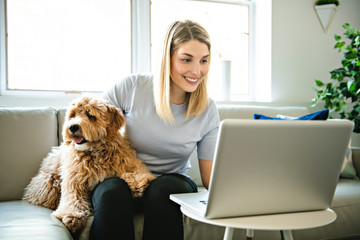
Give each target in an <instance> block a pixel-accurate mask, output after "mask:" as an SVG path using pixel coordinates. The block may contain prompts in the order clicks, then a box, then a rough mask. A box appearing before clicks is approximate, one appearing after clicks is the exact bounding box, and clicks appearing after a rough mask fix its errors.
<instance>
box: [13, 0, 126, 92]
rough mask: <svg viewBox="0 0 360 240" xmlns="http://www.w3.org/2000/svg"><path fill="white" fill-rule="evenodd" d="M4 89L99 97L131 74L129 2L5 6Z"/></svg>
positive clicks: (63, 0) (27, 1)
mask: <svg viewBox="0 0 360 240" xmlns="http://www.w3.org/2000/svg"><path fill="white" fill-rule="evenodd" d="M6 17H7V19H6V27H7V31H6V32H7V42H6V43H7V89H8V90H55V91H103V90H104V89H105V87H106V86H107V85H109V84H110V83H113V82H115V81H116V80H118V78H119V76H120V75H123V74H126V73H130V72H131V54H130V49H131V47H130V46H131V39H130V36H131V35H130V26H131V24H130V1H119V0H106V1H95V0H51V1H49V0H8V1H6Z"/></svg>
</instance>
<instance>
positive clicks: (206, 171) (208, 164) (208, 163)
mask: <svg viewBox="0 0 360 240" xmlns="http://www.w3.org/2000/svg"><path fill="white" fill-rule="evenodd" d="M212 165H213V161H212V160H201V159H199V168H200V175H201V180H202V183H203V185H204V187H205V188H206V189H208V188H209V183H210V176H211V170H212Z"/></svg>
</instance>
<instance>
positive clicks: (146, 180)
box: [132, 174, 155, 198]
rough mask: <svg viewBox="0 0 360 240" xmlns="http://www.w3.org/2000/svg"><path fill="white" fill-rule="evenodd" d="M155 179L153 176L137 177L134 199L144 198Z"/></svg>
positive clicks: (133, 192) (134, 186)
mask: <svg viewBox="0 0 360 240" xmlns="http://www.w3.org/2000/svg"><path fill="white" fill-rule="evenodd" d="M154 179H155V177H154V176H153V175H151V174H144V175H137V177H136V181H135V182H134V185H133V186H132V187H133V189H132V190H133V191H132V195H133V197H134V198H136V197H142V196H143V194H144V192H145V190H146V188H147V187H148V186H149V184H150V182H151V181H152V180H154Z"/></svg>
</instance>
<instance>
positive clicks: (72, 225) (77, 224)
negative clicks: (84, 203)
mask: <svg viewBox="0 0 360 240" xmlns="http://www.w3.org/2000/svg"><path fill="white" fill-rule="evenodd" d="M62 222H63V223H64V225H65V226H66V227H67V229H69V231H70V232H72V233H75V232H77V231H78V230H80V229H82V228H83V227H84V226H85V223H86V220H85V219H84V217H76V216H71V215H67V216H64V217H63V218H62Z"/></svg>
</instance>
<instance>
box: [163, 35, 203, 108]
mask: <svg viewBox="0 0 360 240" xmlns="http://www.w3.org/2000/svg"><path fill="white" fill-rule="evenodd" d="M209 57H210V52H209V48H208V46H207V45H206V44H205V43H202V42H199V41H198V40H190V41H188V42H185V43H183V44H181V45H180V47H179V48H178V49H177V50H175V51H174V53H173V55H172V56H171V73H170V77H171V89H170V102H171V103H175V104H182V103H184V101H185V98H186V93H191V92H194V91H195V90H196V88H197V87H198V86H199V84H200V83H201V81H202V80H203V79H204V77H205V76H206V75H207V74H208V72H209Z"/></svg>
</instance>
